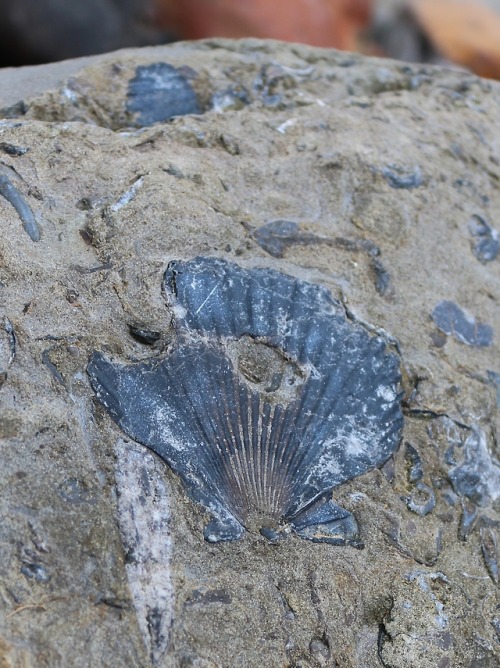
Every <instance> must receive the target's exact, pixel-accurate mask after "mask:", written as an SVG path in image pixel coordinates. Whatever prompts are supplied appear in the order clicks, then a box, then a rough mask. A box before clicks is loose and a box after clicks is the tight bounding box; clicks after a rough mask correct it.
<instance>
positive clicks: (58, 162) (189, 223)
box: [0, 40, 500, 668]
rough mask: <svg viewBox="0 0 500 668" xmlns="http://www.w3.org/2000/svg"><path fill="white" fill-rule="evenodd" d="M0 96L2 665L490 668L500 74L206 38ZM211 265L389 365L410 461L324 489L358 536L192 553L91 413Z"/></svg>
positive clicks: (499, 371)
mask: <svg viewBox="0 0 500 668" xmlns="http://www.w3.org/2000/svg"><path fill="white" fill-rule="evenodd" d="M58 68H59V69H58ZM30 82H31V83H30ZM155 82H156V83H155ZM158 82H159V83H158ZM148 87H149V88H148ZM30 91H31V92H30ZM165 91H166V92H165ZM169 96H170V98H169ZM141 100H144V105H143V107H141ZM169 104H171V107H169ZM169 108H170V109H171V110H172V113H176V114H178V113H181V114H182V115H180V116H177V117H176V118H173V119H171V120H169V119H168V115H169V113H168V109H169ZM0 109H3V116H5V120H4V121H1V122H0V171H1V174H2V175H3V176H5V177H6V178H8V180H9V182H10V183H12V184H13V186H14V187H15V189H16V191H17V193H18V194H19V195H20V196H21V197H22V199H23V200H24V202H25V203H26V204H27V205H28V207H29V210H31V212H32V214H33V217H34V220H35V221H36V223H37V225H38V226H39V228H40V230H41V238H40V240H39V241H36V240H35V239H33V238H32V236H30V235H29V234H28V233H27V231H26V221H22V220H21V219H20V216H19V213H18V210H16V209H15V208H14V206H13V205H12V203H11V202H9V201H7V199H5V197H0V226H1V235H0V318H1V319H0V325H1V326H2V328H1V329H0V373H1V376H0V378H1V382H2V386H1V388H0V402H1V412H0V435H1V438H2V441H1V445H0V448H1V454H0V456H1V462H2V465H1V469H0V486H1V491H0V498H1V502H0V509H1V513H2V519H1V522H0V665H1V666H2V668H4V667H5V668H14V667H15V668H17V667H18V666H22V667H31V666H33V667H35V666H36V667H37V668H42V667H50V668H54V667H56V666H61V667H69V666H71V667H72V668H73V667H75V668H80V667H84V666H98V665H99V666H101V665H102V666H118V665H120V666H131V667H135V666H137V667H138V666H144V667H148V666H151V665H153V663H152V662H154V663H155V665H158V666H165V667H167V666H168V667H170V666H172V667H176V666H182V667H187V666H193V667H194V666H196V667H199V668H216V667H221V668H233V667H235V668H236V667H246V666H249V667H253V666H259V665H263V666H266V667H269V668H274V667H276V668H278V667H285V666H289V667H292V666H293V667H296V668H298V667H299V666H300V667H301V668H305V667H306V666H307V667H317V666H339V667H341V668H351V667H352V668H371V667H372V666H373V667H376V666H386V667H388V668H389V667H390V668H406V667H407V666H412V668H436V667H438V668H452V667H453V668H455V667H457V668H458V667H462V666H463V667H465V668H494V667H495V666H498V665H499V663H500V598H499V587H498V560H499V558H500V555H499V546H498V540H499V537H500V466H499V464H498V458H499V457H500V449H499V440H500V420H499V410H500V409H499V403H500V252H499V248H498V246H499V244H498V232H497V230H500V220H499V216H498V211H500V84H496V83H493V82H489V81H485V80H481V79H478V78H476V77H473V76H470V75H467V74H463V73H459V72H454V71H447V70H441V69H435V68H430V67H423V66H409V65H405V64H401V63H394V62H391V61H383V60H376V59H368V58H362V57H360V56H356V55H352V54H346V53H338V52H334V51H328V50H320V49H312V48H308V47H303V46H294V45H285V44H280V43H274V42H259V41H253V40H248V41H242V42H230V41H218V42H217V41H210V42H201V43H193V44H178V45H172V46H168V47H158V48H148V49H143V50H129V51H123V52H117V53H113V54H107V55H105V56H101V57H96V58H94V59H85V60H84V61H82V62H81V63H79V62H78V61H73V62H72V63H65V64H62V65H52V66H43V67H40V68H36V69H35V68H29V69H28V70H26V71H25V72H24V73H23V72H21V74H17V73H16V72H14V71H10V70H6V71H3V72H0ZM193 112H196V113H195V114H193ZM150 123H152V124H151V125H150ZM9 192H10V191H9ZM23 206H24V205H23ZM18 209H19V210H20V211H21V212H22V211H26V209H25V208H23V207H22V206H19V207H18ZM23 222H24V227H23ZM200 255H203V256H216V257H223V258H226V259H228V260H230V261H232V262H236V263H238V264H240V265H241V266H243V267H269V268H272V269H276V270H279V271H283V272H285V273H288V274H290V275H292V276H296V277H299V278H301V279H302V280H306V281H310V282H313V283H318V284H321V285H323V286H326V287H327V288H328V289H329V290H331V292H332V295H333V296H334V297H335V298H336V299H339V300H341V301H343V303H344V304H345V306H346V308H347V310H348V313H349V317H351V318H352V319H353V320H355V321H357V322H360V323H362V324H364V326H366V327H367V328H369V329H370V330H371V331H373V332H375V331H379V332H380V333H381V334H382V335H383V336H385V337H386V339H387V341H388V342H389V345H391V346H393V348H394V349H397V350H399V353H400V355H401V359H402V362H403V368H404V389H405V430H404V439H403V442H402V444H401V447H400V448H399V450H398V451H397V453H396V455H395V456H394V458H393V459H392V460H390V461H389V463H388V464H386V465H385V466H384V468H383V470H378V469H377V470H374V471H371V472H369V473H367V474H365V475H363V476H362V477H360V478H357V479H355V480H353V481H351V482H350V483H348V484H346V485H343V486H341V487H340V488H338V489H336V490H334V500H335V502H338V503H339V505H341V506H343V507H345V508H346V509H348V510H350V511H351V512H353V513H354V515H355V517H356V519H357V522H358V524H359V527H360V531H361V537H362V539H363V543H364V546H365V547H364V549H355V548H353V547H333V546H329V545H319V544H313V543H310V542H309V541H304V540H301V539H300V538H298V537H294V536H290V537H289V538H287V539H286V540H283V541H281V542H279V543H278V544H271V543H269V542H267V541H266V540H265V539H264V538H263V537H262V536H260V535H259V534H253V533H251V532H248V533H246V534H245V535H244V536H243V538H242V539H241V540H239V541H236V542H230V543H219V544H217V545H211V544H208V543H206V542H204V540H203V527H204V525H205V523H206V521H207V517H206V516H205V515H204V513H203V511H202V510H201V509H200V508H199V507H197V506H196V505H195V504H194V503H193V502H192V501H191V500H190V499H188V498H187V496H186V495H185V492H184V490H183V488H182V485H181V484H180V482H179V480H178V479H177V478H176V476H175V475H174V474H173V473H172V472H171V471H170V470H169V469H168V467H167V466H166V465H165V464H164V463H163V462H162V461H161V460H160V459H158V458H157V457H156V456H154V455H152V454H150V453H149V452H148V451H145V453H146V454H147V457H146V458H145V460H144V464H143V466H144V468H143V470H142V474H141V475H139V474H138V470H139V469H140V467H141V465H140V464H138V463H137V462H139V461H140V452H141V447H142V446H137V445H135V444H133V443H130V442H129V443H126V442H124V440H123V439H124V435H123V434H122V433H121V432H120V431H119V429H118V427H117V426H116V425H115V424H114V423H113V422H112V420H111V419H110V418H109V417H108V416H107V415H106V414H105V412H104V411H103V409H102V408H101V407H100V406H99V405H98V404H97V402H96V401H95V400H94V395H93V392H92V390H91V387H90V384H89V380H88V377H87V374H86V366H87V363H88V360H89V357H90V355H91V354H92V352H93V351H95V350H100V351H103V352H105V353H106V354H109V355H112V356H113V357H114V358H115V359H122V360H123V361H124V362H130V361H133V360H145V359H148V358H150V357H151V356H154V355H157V356H161V355H164V354H167V352H166V351H168V347H169V343H170V342H171V341H172V329H171V326H172V325H171V323H172V317H171V313H169V311H168V309H167V307H166V305H165V303H164V301H163V298H162V294H161V280H162V275H163V272H164V271H165V269H166V267H167V264H168V263H169V261H171V260H174V259H189V258H192V257H195V256H200ZM138 332H139V336H138ZM141 332H142V333H143V332H146V333H148V332H149V333H150V334H149V335H146V336H143V335H142V334H141ZM151 332H152V333H154V335H151ZM157 333H159V336H157ZM148 336H149V340H148ZM125 440H126V439H125ZM134 462H135V463H134ZM141 490H142V491H141ZM137 504H140V505H141V509H140V512H139V510H138V512H137V513H136V512H135V511H134V508H135V507H136V506H137ZM147 504H150V506H149V508H150V512H145V511H144V507H146V508H147V507H148V505H147ZM149 517H151V518H152V519H151V521H149V520H148V518H149ZM131 527H132V528H131ZM134 532H135V533H134ZM132 534H133V536H132V537H131V535H132ZM131 541H132V542H133V541H135V543H133V546H132V547H133V550H132V551H133V555H132V557H131V549H132V548H131ZM155 606H156V607H155ZM153 613H154V614H153Z"/></svg>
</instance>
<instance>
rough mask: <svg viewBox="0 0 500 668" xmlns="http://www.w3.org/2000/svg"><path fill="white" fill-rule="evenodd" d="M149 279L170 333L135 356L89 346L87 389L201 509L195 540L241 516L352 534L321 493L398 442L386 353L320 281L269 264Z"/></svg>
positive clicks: (244, 523) (195, 267) (186, 266)
mask: <svg viewBox="0 0 500 668" xmlns="http://www.w3.org/2000/svg"><path fill="white" fill-rule="evenodd" d="M163 290H164V295H165V298H166V301H167V305H168V306H169V308H171V309H172V312H173V314H174V318H175V327H176V332H177V339H176V342H175V344H174V345H173V346H172V348H171V350H170V351H169V353H168V354H167V356H166V357H164V358H162V359H158V358H155V359H151V360H150V361H148V362H146V363H140V364H131V365H120V364H117V363H115V362H113V361H110V360H107V359H106V358H105V357H104V356H103V355H102V354H101V353H98V352H96V353H94V354H93V356H92V359H91V361H90V364H89V366H88V373H89V375H90V379H91V383H92V386H93V388H94V390H95V392H96V395H97V397H98V399H99V401H100V402H101V403H102V404H103V405H104V406H105V407H106V409H107V411H108V412H109V414H110V415H111V416H112V417H113V419H114V420H115V422H116V423H117V424H118V425H119V426H120V427H121V428H122V429H123V431H124V432H125V433H126V434H128V435H129V436H130V437H131V438H133V439H135V440H136V441H139V442H140V443H143V444H144V445H147V446H148V447H149V448H151V449H152V450H154V451H155V452H157V453H158V454H159V455H160V456H161V457H163V459H164V460H165V461H166V462H168V464H169V465H170V466H171V468H172V469H173V470H174V471H175V472H176V473H178V474H179V475H180V477H181V478H182V480H183V482H184V485H185V486H186V488H187V490H188V492H189V494H190V495H191V497H192V498H194V499H195V500H196V501H198V502H199V503H200V504H202V506H204V507H205V508H206V509H207V511H208V512H209V513H210V514H211V516H212V518H213V519H212V521H211V522H210V523H209V524H208V526H207V527H206V530H205V538H206V539H207V540H208V541H211V542H215V541H219V540H232V539H236V538H239V537H240V536H241V535H242V533H243V531H244V528H247V529H249V530H260V532H261V533H262V534H263V535H264V536H266V537H268V538H270V539H271V540H275V539H277V538H278V537H279V536H280V534H281V533H282V532H283V531H285V532H286V531H289V530H290V529H291V530H293V531H294V532H295V533H297V534H299V535H300V536H302V537H304V538H309V539H311V540H313V541H321V542H328V543H333V544H344V543H353V544H355V543H356V541H357V525H356V521H355V519H354V517H353V516H352V515H351V514H350V513H349V512H347V511H346V510H344V509H343V508H340V507H339V506H337V505H335V503H334V502H333V501H332V500H331V492H332V489H333V488H335V487H337V486H338V485H340V484H342V483H343V482H345V481H347V480H350V479H352V478H354V477H356V476H359V475H361V474H362V473H364V472H365V471H368V470H369V469H372V468H374V467H376V466H379V465H381V464H383V463H384V462H385V461H386V460H387V459H388V458H389V457H390V455H391V454H392V453H393V452H394V451H395V450H396V448H397V447H398V445H399V442H400V440H401V431H402V425H403V417H402V413H401V407H400V400H401V395H400V391H399V383H400V372H399V360H398V358H397V356H396V355H394V354H392V353H388V352H387V351H386V347H385V343H384V341H383V340H382V339H380V338H377V337H372V336H370V335H369V334H368V333H367V332H366V331H365V329H363V328H362V327H361V326H359V325H355V324H353V323H352V322H350V321H348V320H347V319H346V317H345V313H344V309H343V307H342V305H341V304H340V303H338V302H336V301H335V300H333V299H332V297H331V295H330V293H329V292H328V290H326V289H325V288H323V287H320V286H318V285H312V284H310V283H306V282H304V281H300V280H298V279H295V278H292V277H290V276H287V275H285V274H282V273H279V272H276V271H271V270H268V269H243V268H241V267H239V266H238V265H236V264H233V263H230V262H227V261H225V260H220V259H215V258H203V257H200V258H196V259H193V260H190V261H188V262H181V261H176V262H171V263H170V264H169V266H168V268H167V271H166V272H165V276H164V283H163Z"/></svg>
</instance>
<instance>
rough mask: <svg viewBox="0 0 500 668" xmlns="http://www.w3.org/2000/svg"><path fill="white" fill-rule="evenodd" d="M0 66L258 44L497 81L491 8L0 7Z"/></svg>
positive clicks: (6, 2)
mask: <svg viewBox="0 0 500 668" xmlns="http://www.w3.org/2000/svg"><path fill="white" fill-rule="evenodd" d="M0 17H1V18H0V67H8V66H17V65H28V64H37V63H46V62H52V61H55V60H63V59H65V58H74V57H77V56H83V55H90V54H96V53H103V52H106V51H113V50H115V49H120V48H123V47H130V46H145V45H152V44H165V43H167V42H172V41H176V40H184V39H200V38H203V37H266V38H276V39H282V40H287V41H293V42H303V43H306V44H312V45H316V46H326V47H334V48H337V49H342V50H349V51H359V52H361V53H365V54H368V55H377V56H387V57H391V58H396V59H401V60H406V61H410V62H422V63H429V62H430V63H441V64H448V65H450V66H455V67H463V68H467V69H470V70H472V71H473V72H476V73H477V74H480V75H482V76H485V77H490V78H496V79H500V0H0Z"/></svg>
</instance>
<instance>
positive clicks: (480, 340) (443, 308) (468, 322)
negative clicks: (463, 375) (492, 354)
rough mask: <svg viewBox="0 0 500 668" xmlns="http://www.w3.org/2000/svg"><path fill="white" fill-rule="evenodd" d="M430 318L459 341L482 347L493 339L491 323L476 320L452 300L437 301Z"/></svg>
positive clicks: (489, 343)
mask: <svg viewBox="0 0 500 668" xmlns="http://www.w3.org/2000/svg"><path fill="white" fill-rule="evenodd" d="M432 319H433V320H434V322H435V323H436V326H437V327H438V329H440V330H441V331H442V332H444V333H445V334H447V335H448V336H449V335H452V336H454V337H455V339H456V340H457V341H460V343H465V344H467V345H469V346H478V347H484V346H489V345H491V342H492V341H493V328H492V327H491V325H488V324H485V323H482V322H478V321H477V320H476V319H475V318H474V317H473V316H472V315H470V314H469V313H467V312H466V311H464V310H463V309H461V308H460V306H458V304H455V303H454V302H452V301H442V302H439V304H437V306H436V307H435V308H434V310H433V311H432Z"/></svg>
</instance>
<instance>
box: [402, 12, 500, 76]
mask: <svg viewBox="0 0 500 668" xmlns="http://www.w3.org/2000/svg"><path fill="white" fill-rule="evenodd" d="M411 6H412V9H413V12H414V14H415V16H416V17H417V19H418V21H419V23H420V24H421V26H422V28H423V29H424V31H425V32H426V33H427V36H428V37H429V39H430V40H431V41H432V42H433V44H434V46H435V47H436V49H437V50H438V51H440V52H441V53H442V54H443V55H444V56H446V58H449V59H450V60H452V61H454V62H455V63H458V64H460V65H465V66H466V67H469V68H470V69H471V70H473V71H474V72H475V73H476V74H479V75H481V76H483V77H489V78H491V79H500V15H499V14H497V13H495V12H494V11H493V10H492V9H490V8H489V7H487V6H486V5H485V4H483V3H482V2H481V1H480V0H413V1H412V3H411Z"/></svg>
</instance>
